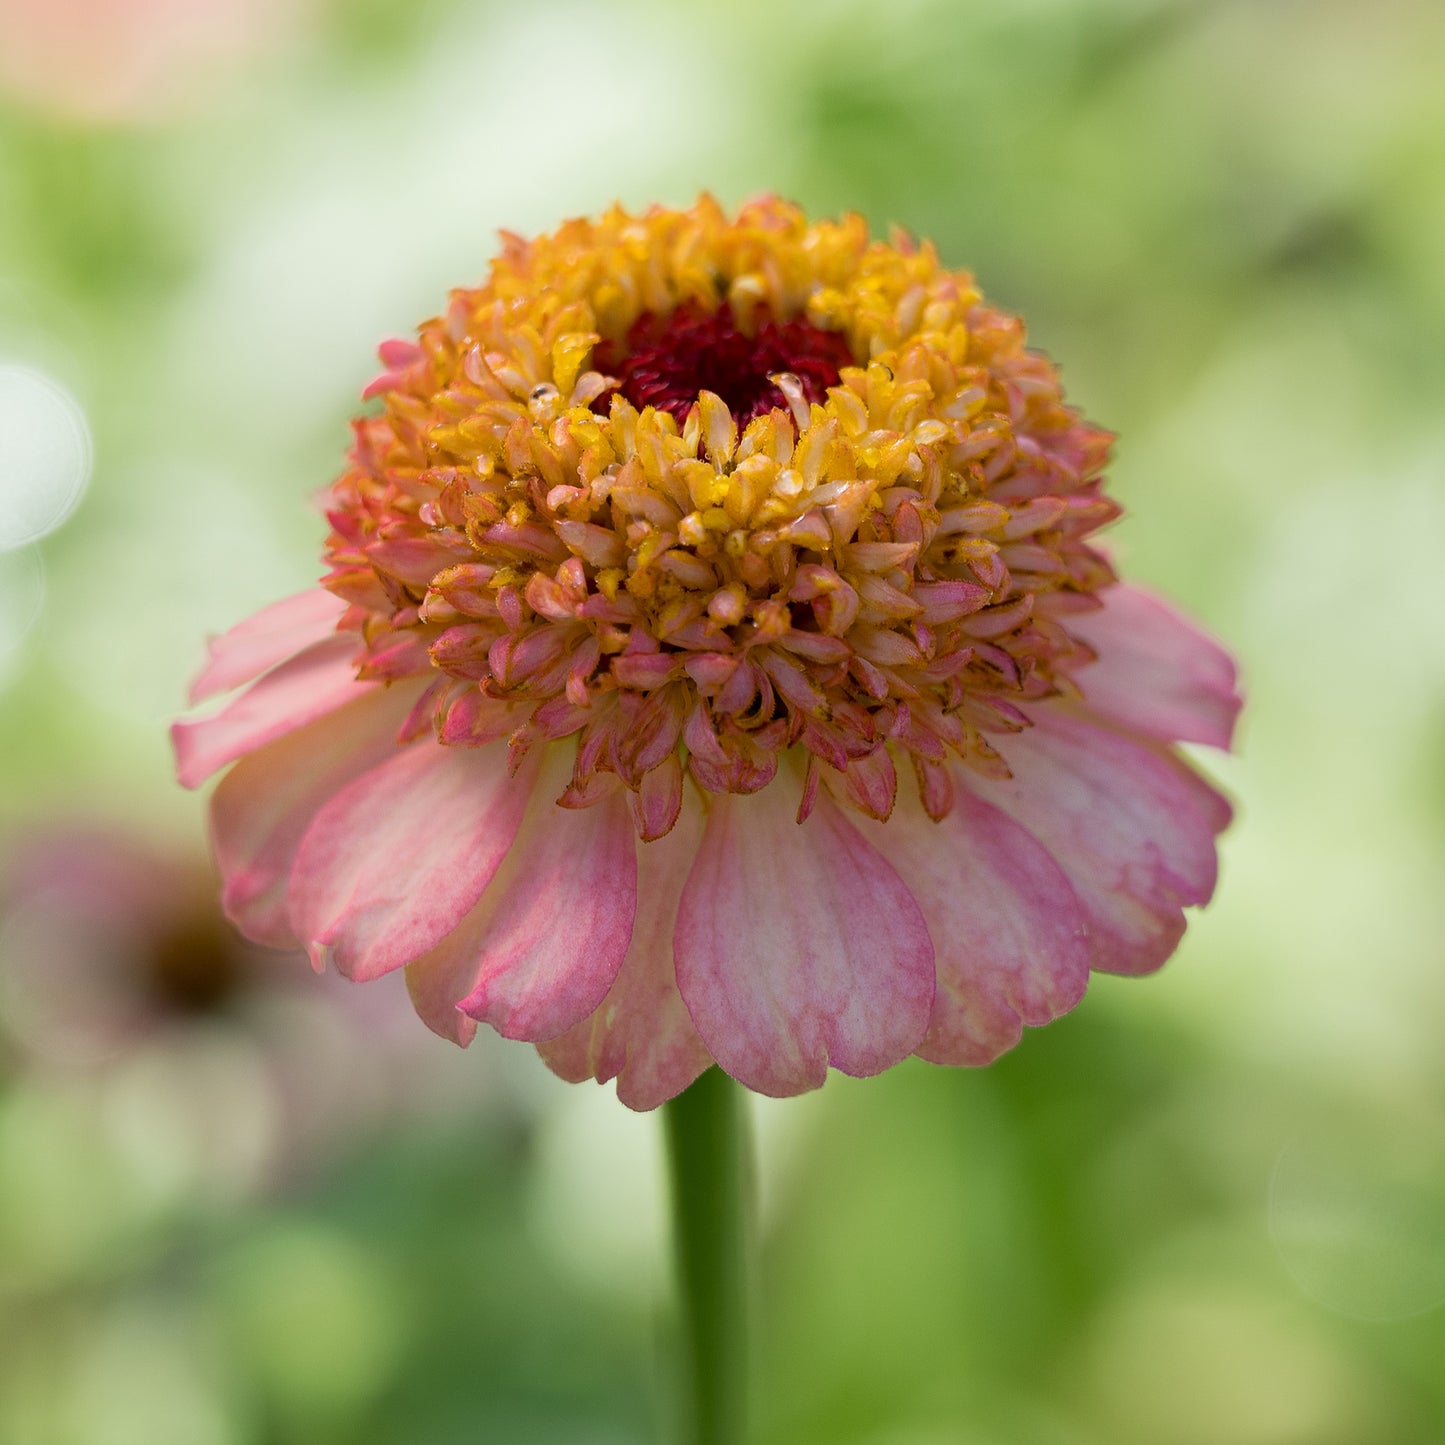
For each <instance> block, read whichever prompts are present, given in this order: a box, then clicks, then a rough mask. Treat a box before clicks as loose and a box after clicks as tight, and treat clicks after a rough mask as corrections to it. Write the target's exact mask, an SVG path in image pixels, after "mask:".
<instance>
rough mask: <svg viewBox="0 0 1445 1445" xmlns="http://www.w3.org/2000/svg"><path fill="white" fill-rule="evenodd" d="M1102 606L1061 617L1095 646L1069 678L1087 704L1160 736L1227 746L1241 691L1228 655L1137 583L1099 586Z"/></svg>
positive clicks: (1154, 735)
mask: <svg viewBox="0 0 1445 1445" xmlns="http://www.w3.org/2000/svg"><path fill="white" fill-rule="evenodd" d="M1099 598H1100V601H1102V602H1103V604H1104V606H1103V608H1102V609H1101V610H1100V611H1098V612H1086V613H1081V614H1080V615H1078V616H1076V617H1071V618H1069V620H1068V628H1069V631H1070V632H1072V633H1075V634H1076V635H1077V636H1078V637H1080V638H1082V639H1083V641H1085V642H1087V643H1088V644H1089V646H1090V647H1092V648H1094V649H1095V650H1096V651H1097V652H1098V654H1099V657H1098V660H1097V661H1096V662H1091V663H1090V664H1089V665H1088V666H1087V667H1084V668H1081V669H1080V670H1079V672H1078V673H1077V674H1076V680H1077V682H1078V684H1079V686H1080V688H1082V689H1083V693H1084V697H1085V699H1086V700H1087V702H1088V704H1089V707H1090V708H1091V709H1092V710H1093V711H1095V712H1099V713H1103V714H1104V715H1105V716H1106V717H1111V718H1115V719H1117V720H1118V721H1119V722H1122V723H1126V724H1128V726H1130V727H1133V728H1137V729H1138V730H1139V731H1140V732H1143V733H1148V734H1149V735H1150V736H1151V737H1156V738H1161V739H1162V740H1163V741H1164V742H1191V743H1208V744H1209V745H1210V746H1212V747H1216V748H1227V747H1228V746H1229V743H1230V739H1231V737H1232V736H1233V734H1234V722H1235V719H1236V718H1237V717H1238V716H1239V709H1240V707H1241V706H1242V699H1241V698H1240V695H1239V681H1238V675H1237V672H1236V669H1235V665H1234V660H1233V659H1232V658H1231V657H1230V656H1229V654H1228V653H1227V652H1225V650H1224V649H1223V648H1222V647H1220V645H1219V644H1218V643H1217V642H1215V641H1214V639H1213V638H1212V637H1210V636H1209V635H1208V634H1207V633H1204V632H1202V631H1201V630H1200V629H1199V628H1198V627H1196V626H1195V625H1194V624H1193V623H1192V622H1190V621H1189V620H1188V619H1187V618H1185V617H1183V616H1182V615H1181V614H1180V613H1178V612H1176V611H1175V610H1174V608H1172V607H1171V606H1169V604H1168V603H1167V602H1165V601H1163V599H1162V598H1159V597H1155V596H1154V595H1153V594H1152V593H1151V592H1147V591H1145V589H1144V588H1142V587H1134V586H1131V585H1129V584H1127V583H1119V584H1118V585H1117V586H1114V587H1109V588H1106V589H1105V590H1104V591H1103V592H1101V593H1100V594H1099Z"/></svg>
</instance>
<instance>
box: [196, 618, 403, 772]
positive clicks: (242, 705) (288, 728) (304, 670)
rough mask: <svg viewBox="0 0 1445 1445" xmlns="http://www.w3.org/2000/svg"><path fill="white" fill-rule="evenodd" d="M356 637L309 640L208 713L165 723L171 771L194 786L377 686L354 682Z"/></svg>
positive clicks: (345, 635) (346, 634)
mask: <svg viewBox="0 0 1445 1445" xmlns="http://www.w3.org/2000/svg"><path fill="white" fill-rule="evenodd" d="M358 645H359V644H358V639H357V638H356V637H354V636H353V635H352V634H351V633H338V634H337V635H336V636H335V637H328V638H325V639H324V640H323V641H321V642H313V643H312V644H311V646H310V647H308V648H306V649H304V650H303V651H301V652H298V653H297V654H296V656H295V657H292V658H289V659H288V660H287V661H286V662H283V663H282V664H281V665H280V666H279V667H274V668H272V669H271V671H270V672H268V673H266V674H265V675H264V676H263V677H261V678H260V679H259V680H258V681H256V682H253V683H252V684H251V686H250V687H248V688H247V689H246V690H245V692H243V693H240V694H239V695H238V696H236V697H235V698H233V699H232V700H231V701H230V702H229V703H227V704H226V706H225V707H223V708H222V709H221V710H220V712H218V713H213V714H212V715H211V716H210V717H203V718H187V719H185V720H183V721H181V722H178V723H173V724H172V725H171V744H172V746H173V747H174V748H175V752H176V775H177V777H179V779H180V781H181V785H182V787H186V788H197V787H199V786H200V785H201V784H202V783H203V782H205V780H206V779H207V778H209V777H210V776H211V774H212V773H214V772H216V771H218V770H219V769H221V768H224V767H225V766H226V764H227V763H233V762H235V761H236V759H237V758H239V757H241V756H242V754H244V753H250V752H255V750H256V749H257V748H261V747H265V745H266V744H267V743H270V742H275V740H276V739H277V738H279V737H284V736H285V735H286V734H287V733H293V732H295V731H296V729H297V728H301V727H305V726H306V724H307V723H309V722H314V721H315V720H316V719H317V718H319V717H324V716H325V715H326V714H327V713H331V712H335V711H336V709H337V708H339V707H344V706H345V705H346V704H347V703H349V702H353V701H354V700H355V699H357V698H358V697H361V696H362V695H363V693H365V692H367V691H369V690H370V689H372V688H374V687H376V686H377V684H376V683H372V682H358V681H357V680H356V668H355V667H354V666H353V659H354V658H355V655H356V651H357V647H358Z"/></svg>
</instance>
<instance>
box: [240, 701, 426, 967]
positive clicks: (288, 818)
mask: <svg viewBox="0 0 1445 1445" xmlns="http://www.w3.org/2000/svg"><path fill="white" fill-rule="evenodd" d="M416 694H417V689H416V688H415V687H396V688H389V689H383V688H367V689H364V690H363V695H362V696H361V697H359V698H357V699H356V700H355V701H354V702H350V703H347V704H346V706H345V707H342V708H339V709H338V710H337V711H336V712H334V713H331V714H330V715H329V716H327V717H324V718H318V719H317V720H316V721H315V722H313V723H308V724H307V725H306V726H305V727H304V728H301V729H299V730H298V731H296V732H294V733H288V734H287V735H286V736H285V737H283V738H277V739H276V741H275V742H273V743H268V744H267V745H266V746H265V747H264V748H261V749H259V750H258V751H257V752H254V753H250V754H248V755H247V756H246V757H244V758H242V759H241V760H240V762H238V763H237V764H236V766H235V767H234V768H232V769H231V771H230V772H229V773H227V774H226V776H225V777H224V778H222V779H221V781H220V784H219V785H218V786H217V788H216V791H215V793H214V794H213V795H212V798H211V847H212V851H213V852H214V854H215V858H216V864H217V866H218V867H219V869H220V871H221V877H222V880H223V882H224V891H223V892H222V895H221V903H222V907H223V908H224V909H225V911H226V916H227V917H228V918H230V919H231V921H232V922H233V923H234V924H235V925H236V927H237V928H239V929H240V930H241V932H242V933H244V934H245V935H246V937H247V938H251V939H254V940H255V941H256V942H257V943H264V944H268V945H270V946H271V947H273V948H295V947H296V946H297V944H298V943H299V940H298V939H297V937H296V936H295V934H294V933H292V931H291V924H290V921H289V920H288V918H287V916H286V885H287V881H288V880H289V878H290V875H291V865H292V864H293V863H294V862H295V861H296V850H297V848H299V847H300V845H301V838H302V836H303V834H304V833H305V832H306V829H307V828H308V827H309V826H310V824H311V820H312V818H313V817H314V816H315V815H316V814H317V813H318V812H319V811H320V810H321V808H322V807H323V806H324V805H325V803H326V802H327V800H328V799H329V798H331V797H332V796H333V794H335V793H338V792H340V791H341V789H342V788H344V787H345V786H346V785H347V784H348V783H350V782H351V781H352V779H354V778H357V777H359V776H360V775H361V774H362V773H364V772H367V771H369V770H370V769H371V768H374V767H375V766H376V765H377V764H378V763H381V762H383V761H385V760H386V759H387V758H388V757H390V756H391V755H392V754H393V753H394V752H395V751H396V747H397V742H396V733H397V729H398V727H399V726H400V725H401V723H402V720H403V719H404V718H405V717H406V714H407V711H408V709H409V708H410V706H411V704H412V702H413V700H414V699H415V697H416Z"/></svg>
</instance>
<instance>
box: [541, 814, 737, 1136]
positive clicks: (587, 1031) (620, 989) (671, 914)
mask: <svg viewBox="0 0 1445 1445" xmlns="http://www.w3.org/2000/svg"><path fill="white" fill-rule="evenodd" d="M701 839H702V809H701V807H699V806H698V804H697V801H696V798H695V797H690V798H688V800H687V801H686V802H685V803H684V805H683V809H682V813H681V815H680V817H679V818H678V820H677V823H676V824H675V825H674V827H673V829H672V831H671V832H670V833H668V834H667V836H666V837H663V838H659V839H657V841H656V842H652V843H644V844H642V845H640V846H639V847H638V849H637V869H638V878H637V919H636V922H635V923H634V925H633V929H632V943H631V946H630V947H629V948H628V950H627V957H626V958H625V959H624V960H623V962H622V968H621V969H620V971H619V972H618V975H617V979H616V981H615V982H614V983H613V985H612V987H611V989H610V990H609V991H608V993H607V997H606V998H605V999H603V1001H602V1004H601V1007H599V1008H598V1009H596V1010H595V1011H594V1012H593V1013H592V1015H591V1017H590V1018H586V1019H583V1020H582V1022H581V1023H579V1024H578V1025H577V1026H576V1027H575V1028H572V1029H569V1030H568V1031H567V1032H566V1033H565V1034H562V1035H561V1036H560V1037H559V1038H555V1039H551V1040H549V1041H548V1042H546V1043H544V1044H541V1045H539V1046H538V1052H539V1053H540V1054H541V1055H542V1057H543V1059H545V1060H546V1062H547V1065H548V1067H549V1068H551V1069H552V1071H553V1072H554V1073H556V1074H558V1075H560V1076H561V1077H562V1078H564V1079H566V1080H567V1081H568V1082H569V1083H574V1084H575V1083H580V1082H581V1081H582V1080H583V1079H596V1080H597V1082H598V1083H599V1084H605V1083H607V1082H608V1080H610V1079H616V1080H617V1097H618V1098H619V1099H620V1100H621V1101H622V1102H623V1103H624V1104H625V1105H626V1106H627V1107H628V1108H629V1109H639V1110H643V1109H655V1108H657V1106H658V1105H659V1104H663V1103H665V1102H666V1101H667V1100H668V1099H671V1098H673V1097H674V1096H675V1095H677V1094H680V1093H681V1092H682V1091H683V1090H684V1089H685V1088H687V1086H688V1085H689V1084H690V1083H692V1081H693V1080H694V1079H695V1078H697V1076H698V1075H699V1074H700V1073H702V1071H703V1070H704V1069H705V1068H707V1067H708V1065H709V1064H711V1063H712V1056H711V1055H710V1054H709V1053H708V1051H707V1049H706V1047H704V1045H703V1042H702V1040H701V1039H700V1038H699V1037H698V1035H697V1030H696V1028H694V1027H693V1022H692V1018H691V1017H690V1015H689V1014H688V1012H687V1008H686V1006H685V1005H684V1004H683V1001H682V995H681V994H679V993H678V991H677V982H676V979H675V977H674V973H673V954H672V935H673V929H674V927H675V926H676V923H677V905H678V901H679V899H680V898H681V897H682V889H683V885H684V884H685V883H686V882H687V876H688V874H689V873H690V872H691V871H692V865H693V860H694V858H695V857H696V855H697V848H698V843H699V842H700V841H701Z"/></svg>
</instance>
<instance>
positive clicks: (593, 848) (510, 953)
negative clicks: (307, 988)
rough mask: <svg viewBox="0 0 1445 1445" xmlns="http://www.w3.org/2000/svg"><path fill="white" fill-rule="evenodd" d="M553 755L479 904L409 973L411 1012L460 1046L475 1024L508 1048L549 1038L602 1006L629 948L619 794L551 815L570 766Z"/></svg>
mask: <svg viewBox="0 0 1445 1445" xmlns="http://www.w3.org/2000/svg"><path fill="white" fill-rule="evenodd" d="M554 752H555V753H556V757H555V758H554V759H553V760H552V763H551V766H550V767H549V768H548V770H547V774H546V775H545V776H544V777H543V779H542V781H541V783H540V784H539V785H538V786H537V787H536V788H534V789H533V793H532V802H531V805H530V807H529V809H528V814H527V818H526V821H525V823H524V824H523V827H522V831H521V832H520V833H519V834H518V835H517V840H516V842H515V843H513V845H512V849H511V852H510V853H509V854H508V855H507V861H506V863H505V864H504V865H503V866H502V868H501V869H500V870H499V871H498V873H497V876H496V877H495V878H494V879H493V880H492V882H491V885H490V887H489V888H488V889H487V891H486V893H484V894H483V895H482V899H481V901H480V902H479V903H478V904H477V906H476V907H475V908H473V909H472V911H471V913H470V914H468V916H467V917H466V918H465V919H464V920H463V921H462V922H461V923H460V924H459V925H458V927H457V928H456V929H455V931H454V932H452V933H451V934H449V935H448V936H447V937H446V938H444V939H443V940H442V941H441V943H439V944H438V945H437V946H436V948H434V949H433V950H432V951H431V952H430V953H428V954H427V955H425V956H424V957H423V958H420V959H418V960H417V961H416V962H415V963H413V964H412V965H411V966H410V967H409V968H408V969H407V987H408V989H409V990H410V992H411V996H412V1001H413V1003H414V1004H415V1005H416V1009H417V1012H418V1013H419V1014H420V1015H421V1016H422V1018H423V1020H424V1021H425V1022H426V1023H428V1024H429V1025H430V1026H431V1027H432V1028H433V1029H435V1030H436V1032H438V1033H440V1034H442V1035H443V1036H444V1037H448V1038H452V1039H454V1040H455V1041H456V1042H457V1043H466V1042H468V1041H469V1039H470V1034H471V1030H473V1029H475V1027H476V1023H489V1024H491V1025H492V1027H493V1028H494V1029H496V1031H497V1032H498V1033H499V1034H501V1035H502V1036H503V1037H504V1038H509V1039H530V1040H533V1041H536V1040H538V1039H550V1038H555V1037H556V1036H557V1035H558V1034H560V1033H563V1032H565V1031H566V1030H567V1029H569V1028H571V1027H572V1026H573V1025H574V1024H576V1023H577V1022H578V1021H579V1020H581V1019H583V1018H585V1017H586V1016H587V1015H588V1014H590V1013H591V1012H592V1011H593V1010H594V1009H595V1008H596V1007H597V1006H598V1005H599V1004H600V1003H601V1002H602V999H603V997H604V995H605V994H606V993H607V991H608V989H609V988H611V986H612V981H613V980H614V979H615V978H616V977H617V970H618V969H619V968H620V967H621V966H622V959H623V956H624V955H625V954H626V953H627V946H628V944H629V943H630V942H631V940H632V920H633V915H634V914H635V912H636V909H637V857H636V852H637V844H636V842H635V840H634V837H633V831H632V820H631V819H630V817H629V816H628V812H627V804H626V803H625V802H624V801H623V796H622V793H621V791H620V790H619V791H616V792H614V793H612V794H611V795H610V796H609V797H606V798H604V799H602V801H601V802H599V803H597V804H595V805H593V806H592V807H590V808H581V809H570V808H560V807H558V806H557V803H556V801H555V800H556V797H557V794H558V793H560V792H561V791H562V789H563V788H564V787H565V786H566V785H567V780H568V777H569V776H570V773H571V764H570V761H569V760H568V759H567V758H566V756H565V754H564V753H563V751H562V749H560V748H559V749H555V750H554ZM448 1013H450V1015H451V1019H450V1020H449V1019H447V1018H446V1015H447V1014H448ZM468 1016H470V1017H468ZM452 1020H455V1022H453V1021H452ZM474 1021H475V1022H474ZM467 1025H470V1028H468V1027H467Z"/></svg>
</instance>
